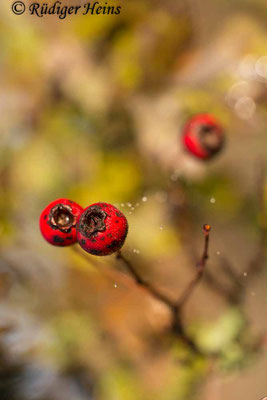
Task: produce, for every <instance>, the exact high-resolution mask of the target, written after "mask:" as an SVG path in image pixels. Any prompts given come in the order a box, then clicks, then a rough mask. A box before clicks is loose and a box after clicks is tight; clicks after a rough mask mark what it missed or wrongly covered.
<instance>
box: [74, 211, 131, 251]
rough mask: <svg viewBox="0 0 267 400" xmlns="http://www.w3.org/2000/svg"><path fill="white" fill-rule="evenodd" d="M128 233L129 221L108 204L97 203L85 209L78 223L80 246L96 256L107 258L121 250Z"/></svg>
mask: <svg viewBox="0 0 267 400" xmlns="http://www.w3.org/2000/svg"><path fill="white" fill-rule="evenodd" d="M127 233H128V222H127V219H126V218H125V216H124V215H123V214H122V212H120V211H119V210H118V209H117V208H116V207H114V206H113V205H111V204H108V203H95V204H92V205H90V206H89V207H87V208H85V209H84V211H83V213H82V214H81V215H80V217H79V220H78V223H77V238H78V242H79V244H80V246H81V247H82V248H83V249H84V250H85V251H87V252H88V253H90V254H93V255H96V256H107V255H109V254H112V253H114V252H116V251H118V250H120V248H121V247H122V245H123V243H124V241H125V239H126V236H127Z"/></svg>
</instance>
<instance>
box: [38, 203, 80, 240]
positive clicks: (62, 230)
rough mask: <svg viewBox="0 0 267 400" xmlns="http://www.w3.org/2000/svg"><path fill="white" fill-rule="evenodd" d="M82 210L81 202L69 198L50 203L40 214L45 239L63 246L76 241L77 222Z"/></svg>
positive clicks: (41, 228)
mask: <svg viewBox="0 0 267 400" xmlns="http://www.w3.org/2000/svg"><path fill="white" fill-rule="evenodd" d="M82 211H83V208H82V207H81V206H79V204H77V203H74V201H71V200H68V199H58V200H55V201H53V202H52V203H50V204H49V205H48V206H47V207H46V208H45V209H44V210H43V211H42V213H41V216H40V230H41V233H42V235H43V237H44V238H45V240H47V242H49V243H50V244H52V245H54V246H61V247H64V246H70V245H71V244H73V243H76V242H77V234H76V224H77V220H78V217H79V216H80V214H81V213H82Z"/></svg>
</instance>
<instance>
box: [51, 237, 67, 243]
mask: <svg viewBox="0 0 267 400" xmlns="http://www.w3.org/2000/svg"><path fill="white" fill-rule="evenodd" d="M53 241H54V243H64V242H65V240H64V239H62V238H61V237H60V236H57V235H55V236H54V237H53Z"/></svg>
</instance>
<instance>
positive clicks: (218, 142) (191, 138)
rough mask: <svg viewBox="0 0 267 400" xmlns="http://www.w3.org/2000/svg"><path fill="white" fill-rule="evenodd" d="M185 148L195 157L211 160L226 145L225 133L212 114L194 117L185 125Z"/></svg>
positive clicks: (183, 136) (183, 137)
mask: <svg viewBox="0 0 267 400" xmlns="http://www.w3.org/2000/svg"><path fill="white" fill-rule="evenodd" d="M182 140H183V143H184V146H185V148H186V149H187V150H188V151H189V152H190V153H191V154H193V155H194V156H195V157H197V158H200V159H202V160H209V159H211V158H213V157H214V156H215V155H216V154H218V153H219V152H220V151H221V149H222V147H223V145H224V132H223V129H222V127H221V125H220V123H219V122H218V121H216V119H215V118H214V116H213V115H211V114H198V115H195V116H193V117H192V118H191V119H190V120H189V121H188V122H187V123H186V125H185V127H184V130H183V135H182Z"/></svg>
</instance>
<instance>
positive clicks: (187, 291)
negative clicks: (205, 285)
mask: <svg viewBox="0 0 267 400" xmlns="http://www.w3.org/2000/svg"><path fill="white" fill-rule="evenodd" d="M210 230H211V226H210V225H208V224H205V225H204V226H203V233H204V249H203V254H202V257H201V259H200V261H199V262H198V263H197V272H196V276H195V277H194V279H193V280H192V281H191V282H190V283H189V285H188V286H187V288H186V289H185V290H184V292H183V294H182V296H181V297H180V300H179V301H178V303H177V308H178V309H180V310H181V308H182V307H183V306H184V305H185V304H186V302H187V301H188V299H189V298H190V296H191V295H192V293H193V291H194V289H195V288H196V287H197V285H198V284H199V282H200V281H201V278H202V276H203V273H204V270H205V267H206V263H207V259H208V258H209V255H208V250H209V237H210Z"/></svg>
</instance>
